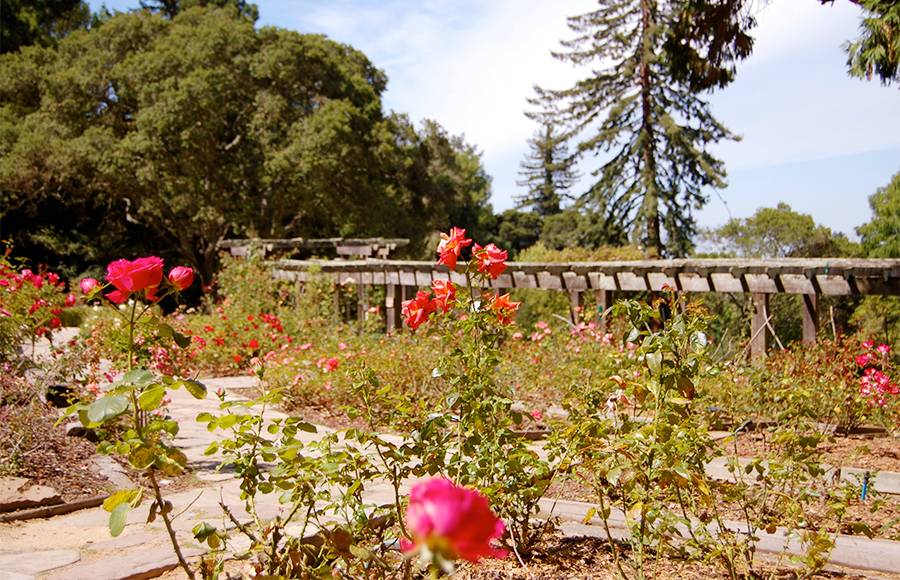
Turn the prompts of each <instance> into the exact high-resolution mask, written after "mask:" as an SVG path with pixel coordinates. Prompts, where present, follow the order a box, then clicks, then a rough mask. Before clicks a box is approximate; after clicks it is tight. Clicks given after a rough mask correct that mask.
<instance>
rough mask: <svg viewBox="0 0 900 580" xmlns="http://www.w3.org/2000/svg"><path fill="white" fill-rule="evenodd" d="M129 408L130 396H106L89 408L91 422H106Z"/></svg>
mask: <svg viewBox="0 0 900 580" xmlns="http://www.w3.org/2000/svg"><path fill="white" fill-rule="evenodd" d="M126 409H128V398H127V397H125V396H124V395H113V396H106V397H103V398H100V399H97V400H96V401H94V402H93V403H91V406H90V407H88V410H87V419H88V421H89V422H90V423H104V422H106V421H108V420H110V419H113V418H115V417H118V416H119V415H121V414H122V413H124V412H125V410H126Z"/></svg>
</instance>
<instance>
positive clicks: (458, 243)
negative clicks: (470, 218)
mask: <svg viewBox="0 0 900 580" xmlns="http://www.w3.org/2000/svg"><path fill="white" fill-rule="evenodd" d="M471 244H472V240H470V239H468V238H466V230H464V229H462V228H457V227H452V228H450V233H449V234H445V233H441V241H440V243H439V244H438V247H437V252H438V254H440V257H439V258H438V264H444V265H445V266H448V267H449V268H451V269H452V268H456V260H457V259H458V258H459V254H460V252H462V249H463V248H465V247H466V246H469V245H471Z"/></svg>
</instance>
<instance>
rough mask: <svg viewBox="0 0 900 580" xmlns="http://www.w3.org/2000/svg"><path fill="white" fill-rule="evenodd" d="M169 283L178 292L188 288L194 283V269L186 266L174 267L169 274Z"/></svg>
mask: <svg viewBox="0 0 900 580" xmlns="http://www.w3.org/2000/svg"><path fill="white" fill-rule="evenodd" d="M169 282H171V283H172V286H174V287H175V288H177V289H178V291H179V292H180V291H182V290H185V289H187V288H189V287H190V285H191V284H193V283H194V269H193V268H188V267H187V266H175V267H174V268H172V270H171V271H170V272H169Z"/></svg>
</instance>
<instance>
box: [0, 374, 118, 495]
mask: <svg viewBox="0 0 900 580" xmlns="http://www.w3.org/2000/svg"><path fill="white" fill-rule="evenodd" d="M59 415H60V411H59V409H56V408H54V407H53V406H52V405H49V404H47V403H44V402H42V401H41V400H40V398H39V397H38V396H37V394H36V393H35V392H34V389H33V388H32V387H30V386H28V385H27V384H25V381H24V379H21V378H17V377H11V376H9V375H6V376H2V377H0V475H6V476H15V477H25V478H27V479H30V480H31V481H32V482H33V483H34V484H40V485H46V486H49V487H52V488H54V489H55V490H56V491H57V492H59V494H60V495H61V496H62V498H63V499H64V500H65V501H66V502H71V501H75V500H80V499H85V498H88V497H93V496H97V495H100V494H103V493H105V492H107V491H108V490H109V489H111V487H112V486H111V484H110V482H109V480H107V479H106V477H105V476H103V475H101V474H100V473H99V472H98V470H97V468H96V467H95V466H94V464H93V458H94V456H95V454H96V444H94V443H91V442H90V441H87V440H85V439H82V438H80V437H67V436H66V431H65V427H64V425H56V421H57V419H58V418H59Z"/></svg>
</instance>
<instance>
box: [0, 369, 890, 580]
mask: <svg viewBox="0 0 900 580" xmlns="http://www.w3.org/2000/svg"><path fill="white" fill-rule="evenodd" d="M203 382H204V383H205V384H206V385H207V387H208V389H209V392H210V393H213V392H214V391H215V390H216V389H218V388H220V387H221V388H223V389H225V392H226V396H227V397H228V398H229V399H232V400H233V399H237V398H240V395H239V393H242V392H246V391H245V389H248V388H253V387H254V386H255V385H256V382H255V379H254V378H253V377H246V376H245V377H229V378H214V379H207V380H204V381H203ZM171 397H172V404H171V405H170V413H171V415H172V417H173V418H174V419H176V420H177V421H178V422H179V423H180V425H181V429H180V431H179V434H178V436H177V437H176V439H175V443H176V444H177V445H178V446H179V447H180V448H181V449H182V450H183V451H184V452H185V454H186V456H187V458H188V462H189V465H190V466H191V469H192V470H193V472H194V474H195V476H196V478H197V480H198V481H199V482H200V486H199V487H197V488H195V489H189V490H186V491H180V492H177V493H172V494H166V498H167V499H168V500H170V501H171V502H172V504H173V506H174V509H173V512H172V513H173V514H178V516H177V518H176V519H175V522H174V527H175V529H176V533H177V536H178V539H179V541H180V543H181V545H182V548H183V551H184V553H185V556H186V557H188V558H191V557H195V556H199V555H200V554H202V553H203V552H204V548H203V547H202V546H200V545H198V544H197V543H196V542H195V540H194V539H193V535H192V534H191V529H192V528H193V527H194V526H195V525H196V524H197V523H200V522H202V521H207V522H210V523H212V524H213V525H222V511H221V508H220V506H219V501H220V499H221V500H222V501H223V502H224V503H225V504H226V505H227V506H228V507H229V509H230V510H232V512H233V513H234V514H235V515H236V516H237V517H238V518H241V517H244V516H246V512H245V511H244V509H243V501H241V499H240V489H239V484H238V481H237V480H236V479H234V478H233V476H232V475H231V474H228V473H219V472H217V471H216V469H215V467H216V465H217V464H218V459H219V457H217V456H215V455H214V456H212V457H209V456H206V455H204V451H205V450H206V448H207V446H208V445H209V443H210V442H211V441H213V440H214V439H216V438H220V437H223V436H224V435H223V434H220V433H218V432H212V433H211V432H209V431H208V430H207V428H206V425H205V424H202V423H198V422H197V421H196V416H197V415H198V414H199V413H201V412H204V411H206V412H212V413H215V412H217V411H218V404H219V402H218V400H217V398H216V397H215V396H212V395H210V396H208V397H207V398H206V399H203V400H197V399H194V398H192V397H191V396H190V395H189V394H188V393H186V392H184V391H183V390H182V391H174V392H172V393H171ZM267 416H268V417H269V418H270V419H274V418H284V417H286V415H284V414H283V413H280V412H278V411H274V410H270V411H267ZM327 431H328V429H327V428H325V427H322V428H321V431H320V433H324V432H327ZM319 436H321V435H319V434H308V433H300V434H298V437H301V438H305V440H306V441H312V440H314V439H315V438H316V437H319ZM410 483H411V482H410ZM367 500H368V501H371V502H373V503H390V502H392V501H393V490H392V489H391V488H390V486H388V485H387V484H383V485H375V486H371V487H370V488H369V489H368V490H367ZM146 505H147V504H146V503H145V504H144V506H145V507H142V508H139V509H136V510H133V511H132V512H131V513H130V514H129V516H128V520H127V525H126V527H125V531H124V532H123V533H122V535H120V536H119V537H117V538H111V537H110V535H109V531H108V528H107V522H108V513H107V512H106V511H104V510H103V509H102V508H93V509H86V510H82V511H78V512H74V513H70V514H66V515H61V516H56V517H53V518H49V519H35V520H28V521H23V522H13V523H6V524H0V580H24V579H32V578H49V579H54V580H63V579H65V580H71V579H75V580H78V579H85V580H103V579H110V580H112V579H121V578H131V579H137V578H152V577H155V576H158V575H160V574H163V573H165V572H166V571H168V570H171V569H173V568H175V567H176V559H175V555H174V553H173V550H172V547H171V545H170V543H169V538H168V536H167V534H166V531H165V528H164V526H163V524H162V522H161V519H160V518H157V520H156V521H155V522H154V523H152V524H146V523H145V522H146V516H147V508H146ZM590 507H591V506H590V505H589V504H586V503H581V502H572V501H559V500H552V499H547V500H544V501H543V502H542V503H541V516H543V517H547V516H551V515H552V516H555V517H558V518H560V519H561V520H562V521H563V522H564V524H563V526H562V531H563V532H564V533H567V534H571V535H597V534H600V533H602V528H601V527H600V526H597V525H583V524H581V523H580V522H582V520H583V519H584V518H585V515H586V514H587V511H588V509H589V508H590ZM257 509H258V512H259V514H260V516H261V517H262V518H264V519H268V518H272V517H275V516H276V515H277V514H278V513H279V512H281V511H282V510H283V509H284V508H283V507H282V506H281V505H280V504H279V503H278V501H277V494H269V495H261V496H259V497H258V498H257ZM610 520H611V521H610V524H611V527H612V531H613V534H614V535H615V536H622V535H624V533H625V532H624V530H625V520H624V516H623V515H622V514H621V513H619V512H613V514H612V516H611V518H610ZM593 523H594V524H596V523H598V522H593ZM728 525H729V527H730V528H733V529H739V524H737V523H734V524H728ZM759 535H760V542H759V545H758V547H759V549H760V550H761V551H766V552H778V551H780V550H781V549H782V547H783V546H785V545H788V546H789V547H791V548H792V549H796V548H797V546H795V545H794V544H795V543H796V542H789V541H787V540H786V538H785V536H784V533H783V532H781V531H777V532H776V533H774V534H766V533H761V534H759ZM832 561H833V562H834V563H838V564H842V565H845V566H846V565H851V566H854V567H858V568H866V569H870V570H875V571H881V572H886V573H891V574H900V542H891V541H887V540H875V541H872V540H866V539H861V538H856V537H847V536H842V537H839V538H838V539H837V545H836V548H835V551H834V553H833V554H832Z"/></svg>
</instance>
